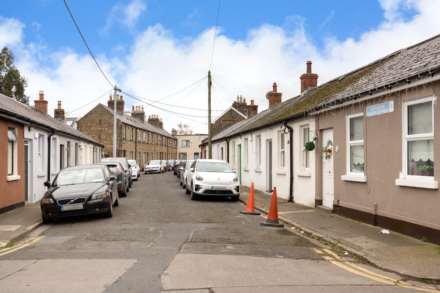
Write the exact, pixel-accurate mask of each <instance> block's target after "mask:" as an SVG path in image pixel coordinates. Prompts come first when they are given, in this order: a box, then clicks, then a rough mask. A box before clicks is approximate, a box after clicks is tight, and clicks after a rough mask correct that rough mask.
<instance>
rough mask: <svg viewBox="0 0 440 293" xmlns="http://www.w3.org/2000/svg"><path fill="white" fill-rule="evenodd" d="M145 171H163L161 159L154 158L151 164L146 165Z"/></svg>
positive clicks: (148, 172)
mask: <svg viewBox="0 0 440 293" xmlns="http://www.w3.org/2000/svg"><path fill="white" fill-rule="evenodd" d="M144 173H145V174H150V173H162V165H161V162H160V160H152V161H150V163H149V164H146V165H145V167H144Z"/></svg>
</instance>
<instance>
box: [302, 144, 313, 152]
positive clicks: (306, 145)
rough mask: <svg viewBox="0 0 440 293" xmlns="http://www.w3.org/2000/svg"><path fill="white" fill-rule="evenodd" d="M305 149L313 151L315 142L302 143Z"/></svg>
mask: <svg viewBox="0 0 440 293" xmlns="http://www.w3.org/2000/svg"><path fill="white" fill-rule="evenodd" d="M304 148H305V149H306V151H309V152H310V151H313V150H314V149H315V143H314V142H313V141H308V142H306V143H305V144H304Z"/></svg>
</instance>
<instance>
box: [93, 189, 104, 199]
mask: <svg viewBox="0 0 440 293" xmlns="http://www.w3.org/2000/svg"><path fill="white" fill-rule="evenodd" d="M106 197H107V191H104V192H95V193H94V194H93V195H92V200H95V199H104V198H106Z"/></svg>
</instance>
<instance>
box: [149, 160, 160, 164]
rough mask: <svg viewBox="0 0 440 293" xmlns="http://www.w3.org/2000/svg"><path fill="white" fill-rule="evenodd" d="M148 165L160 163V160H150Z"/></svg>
mask: <svg viewBox="0 0 440 293" xmlns="http://www.w3.org/2000/svg"><path fill="white" fill-rule="evenodd" d="M150 165H160V161H159V160H153V161H151V162H150Z"/></svg>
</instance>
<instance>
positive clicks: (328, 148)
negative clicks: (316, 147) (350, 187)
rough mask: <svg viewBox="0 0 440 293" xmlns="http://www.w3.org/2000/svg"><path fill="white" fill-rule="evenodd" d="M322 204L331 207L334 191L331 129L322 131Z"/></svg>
mask: <svg viewBox="0 0 440 293" xmlns="http://www.w3.org/2000/svg"><path fill="white" fill-rule="evenodd" d="M321 143H322V145H321V146H322V150H323V152H322V159H321V162H322V205H323V207H325V208H328V209H333V201H334V199H335V193H334V170H333V161H334V152H333V129H325V130H323V131H322V139H321Z"/></svg>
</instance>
